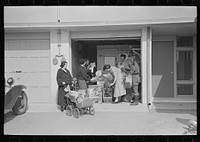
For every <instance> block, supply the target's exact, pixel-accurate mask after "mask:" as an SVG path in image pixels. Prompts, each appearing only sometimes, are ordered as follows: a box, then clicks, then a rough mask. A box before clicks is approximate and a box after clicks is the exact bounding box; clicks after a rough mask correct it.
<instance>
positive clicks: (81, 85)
mask: <svg viewBox="0 0 200 142" xmlns="http://www.w3.org/2000/svg"><path fill="white" fill-rule="evenodd" d="M78 85H79V89H80V90H87V88H88V87H87V83H86V81H85V80H80V79H79V80H78Z"/></svg>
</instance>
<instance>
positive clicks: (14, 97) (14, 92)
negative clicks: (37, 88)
mask: <svg viewBox="0 0 200 142" xmlns="http://www.w3.org/2000/svg"><path fill="white" fill-rule="evenodd" d="M13 84H14V79H13V78H12V77H9V78H8V79H7V84H6V81H5V98H4V114H6V113H8V112H10V111H13V113H14V114H15V115H21V114H24V113H25V112H26V111H27V110H28V97H27V94H26V92H25V90H26V86H25V85H14V86H12V85H13Z"/></svg>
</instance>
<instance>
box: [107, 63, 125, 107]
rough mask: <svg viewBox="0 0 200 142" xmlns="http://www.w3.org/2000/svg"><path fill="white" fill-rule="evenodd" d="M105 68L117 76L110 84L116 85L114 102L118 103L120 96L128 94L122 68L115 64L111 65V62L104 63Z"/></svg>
mask: <svg viewBox="0 0 200 142" xmlns="http://www.w3.org/2000/svg"><path fill="white" fill-rule="evenodd" d="M104 69H105V71H106V70H107V71H109V72H112V73H113V74H114V76H115V78H114V81H113V83H111V84H110V85H109V86H113V85H114V97H115V101H114V103H118V102H119V97H121V96H123V95H125V94H126V88H125V86H124V81H123V74H122V72H121V69H120V68H117V67H114V66H110V65H109V64H106V65H104Z"/></svg>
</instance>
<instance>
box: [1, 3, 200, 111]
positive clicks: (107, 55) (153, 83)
mask: <svg viewBox="0 0 200 142" xmlns="http://www.w3.org/2000/svg"><path fill="white" fill-rule="evenodd" d="M196 17H197V8H196V7H175V6H173V7H162V6H159V7H158V6H157V7H155V6H153V7H149V6H148V7H145V6H144V7H140V6H137V7H134V6H130V7H129V6H117V7H114V6H113V7H108V6H105V7H104V6H101V7H98V6H84V7H76V6H72V7H65V6H48V7H47V6H46V7H45V6H41V7H40V6H34V7H32V6H27V7H21V6H20V7H4V30H5V48H4V51H5V56H4V59H5V77H6V78H7V77H9V76H13V77H14V78H15V79H16V80H17V81H18V83H22V84H25V85H26V86H27V92H28V98H29V106H30V107H37V106H39V105H44V106H46V107H47V109H48V107H55V108H56V96H57V83H56V73H57V70H58V68H59V65H60V61H61V59H62V58H63V57H64V58H65V59H66V60H67V61H68V63H69V70H70V71H71V73H72V74H73V76H76V68H77V64H78V59H79V58H80V57H83V56H84V57H87V58H89V59H90V60H91V61H95V62H96V63H97V68H98V69H101V68H102V66H103V64H105V63H111V64H112V63H114V62H115V61H116V60H118V59H119V55H120V54H121V53H125V54H127V52H128V49H129V46H130V45H133V46H134V47H135V49H136V51H138V52H139V53H140V54H141V76H142V80H141V91H140V92H141V96H142V100H141V103H143V104H146V106H147V107H149V108H155V107H159V104H165V103H166V102H180V103H181V106H180V103H177V104H174V105H173V107H177V108H179V107H180V108H181V107H191V108H196V100H197V99H196V98H197V92H196V88H197V79H196V74H197V72H196V69H197V64H196V63H197V60H196V56H197V52H196V49H197V47H196V34H197V30H196V26H197V22H196ZM58 33H60V36H61V38H59V34H58ZM58 44H61V47H60V48H59V47H58V46H57V45H58ZM61 55H63V56H61ZM55 58H56V59H57V60H58V63H57V64H56V65H55V64H53V59H55ZM184 102H187V103H186V104H184ZM168 105H169V104H168Z"/></svg>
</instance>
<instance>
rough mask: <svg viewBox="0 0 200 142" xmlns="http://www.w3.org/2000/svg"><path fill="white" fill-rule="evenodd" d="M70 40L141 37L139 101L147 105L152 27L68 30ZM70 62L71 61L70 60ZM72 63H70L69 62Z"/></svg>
mask: <svg viewBox="0 0 200 142" xmlns="http://www.w3.org/2000/svg"><path fill="white" fill-rule="evenodd" d="M70 36H71V40H73V39H75V40H98V39H100V38H104V39H105V38H130V37H131V38H134V37H136V38H140V39H141V76H142V81H141V97H142V98H141V102H142V104H147V105H148V107H149V105H150V104H151V102H152V62H151V60H152V29H151V28H150V27H143V28H141V29H138V30H118V31H80V32H77V31H76V32H70ZM70 62H72V61H70ZM71 64H72V63H71Z"/></svg>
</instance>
